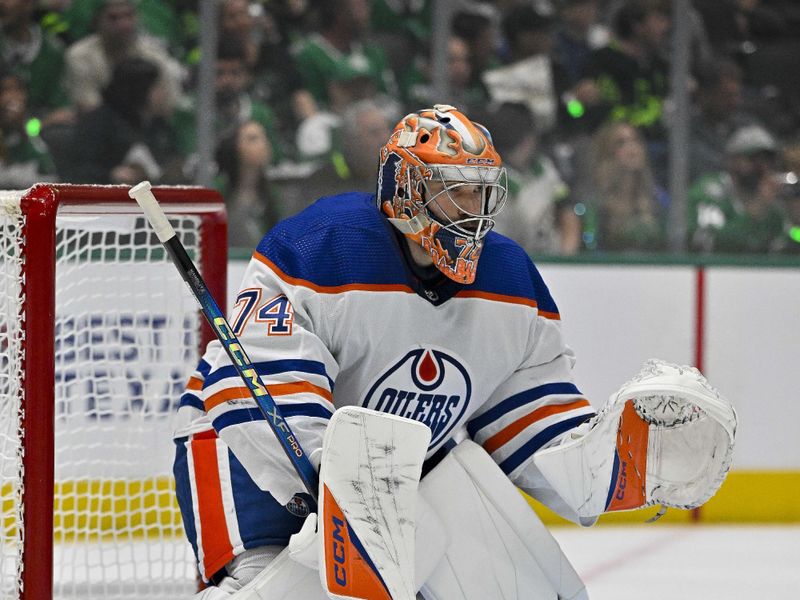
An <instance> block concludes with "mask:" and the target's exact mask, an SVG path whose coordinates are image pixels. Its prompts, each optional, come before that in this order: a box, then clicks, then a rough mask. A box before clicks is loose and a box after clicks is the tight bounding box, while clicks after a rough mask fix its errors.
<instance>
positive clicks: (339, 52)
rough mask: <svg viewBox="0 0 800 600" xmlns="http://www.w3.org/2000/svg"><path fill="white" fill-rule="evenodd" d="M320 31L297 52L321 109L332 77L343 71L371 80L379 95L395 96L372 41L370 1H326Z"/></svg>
mask: <svg viewBox="0 0 800 600" xmlns="http://www.w3.org/2000/svg"><path fill="white" fill-rule="evenodd" d="M318 10H319V19H320V23H321V28H320V30H319V31H316V32H314V33H311V34H310V35H308V36H307V37H306V38H305V39H304V40H302V41H301V42H300V43H299V45H298V46H297V47H296V49H295V59H296V62H297V69H298V71H299V72H300V74H301V75H302V77H303V81H304V84H305V87H306V88H307V89H308V90H309V91H310V92H311V94H312V95H313V96H314V98H315V99H316V100H317V102H318V103H319V104H320V105H321V106H322V107H329V105H330V102H331V100H332V99H331V97H330V88H329V84H330V81H331V74H332V73H334V72H336V71H342V70H343V69H347V70H352V71H357V72H359V73H361V74H363V75H364V76H365V77H367V78H369V79H370V80H371V82H372V83H373V84H374V86H375V88H376V89H377V91H378V92H379V93H386V94H396V92H397V86H396V83H395V77H394V73H393V72H392V70H391V69H390V68H389V62H388V59H387V57H386V54H385V53H384V51H383V49H382V48H381V47H380V46H378V45H376V44H374V43H372V42H371V40H370V39H369V23H370V14H371V13H370V4H369V2H368V0H327V1H326V2H320V3H319V6H318Z"/></svg>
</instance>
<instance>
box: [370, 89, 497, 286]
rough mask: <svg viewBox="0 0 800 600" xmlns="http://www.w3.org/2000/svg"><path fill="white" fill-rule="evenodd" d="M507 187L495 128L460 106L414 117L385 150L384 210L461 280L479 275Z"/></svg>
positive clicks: (380, 201)
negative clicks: (492, 132) (493, 134)
mask: <svg viewBox="0 0 800 600" xmlns="http://www.w3.org/2000/svg"><path fill="white" fill-rule="evenodd" d="M507 188H508V183H507V177H506V172H505V168H504V167H503V161H502V159H501V158H500V155H499V154H498V153H497V151H496V150H495V148H494V144H493V143H492V137H491V135H490V134H489V132H488V131H487V130H486V128H485V127H483V126H482V125H479V124H478V123H474V122H472V121H470V120H469V119H468V118H467V116H466V115H464V114H463V113H461V112H459V111H458V110H457V109H455V108H453V107H452V106H446V105H442V104H437V105H435V106H434V107H433V108H428V109H424V110H421V111H419V112H416V113H411V114H409V115H406V116H405V117H404V118H403V119H402V120H401V121H400V122H399V123H398V124H397V126H396V127H395V129H394V132H393V133H392V135H391V137H390V138H389V142H388V143H387V144H386V145H385V146H384V147H383V148H381V155H380V169H379V171H378V198H377V199H378V205H379V207H380V209H381V210H382V211H383V212H384V213H386V215H387V216H388V217H389V221H390V222H391V223H392V225H394V226H395V227H396V228H397V229H398V230H399V231H401V232H402V233H403V235H405V236H406V237H407V238H409V239H410V240H412V241H413V242H415V243H417V244H419V245H420V246H421V247H422V248H423V250H425V252H426V253H427V254H429V255H430V256H431V258H433V264H434V265H436V268H438V269H439V270H440V271H441V272H442V273H444V274H445V275H447V276H448V277H449V278H450V279H452V280H453V281H457V282H458V283H462V284H469V283H472V282H473V281H474V280H475V273H476V268H477V266H478V258H479V257H480V254H481V249H482V247H483V238H484V237H485V236H486V234H487V233H489V231H491V229H492V227H493V226H494V217H495V216H496V215H497V214H498V213H499V212H500V210H501V209H502V208H503V205H504V204H505V200H506V194H507Z"/></svg>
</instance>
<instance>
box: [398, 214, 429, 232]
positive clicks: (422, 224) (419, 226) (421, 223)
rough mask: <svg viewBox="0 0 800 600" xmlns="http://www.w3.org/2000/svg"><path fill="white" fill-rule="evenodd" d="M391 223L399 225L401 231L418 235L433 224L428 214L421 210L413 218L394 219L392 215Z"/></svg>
mask: <svg viewBox="0 0 800 600" xmlns="http://www.w3.org/2000/svg"><path fill="white" fill-rule="evenodd" d="M389 223H391V224H392V225H394V226H395V227H397V229H398V231H400V233H404V234H410V235H416V234H418V233H419V232H420V231H422V230H423V229H425V228H426V227H428V225H430V224H431V220H430V219H429V218H428V216H427V215H426V214H424V213H422V212H419V213H417V215H416V216H415V217H414V218H412V219H393V218H391V217H390V218H389Z"/></svg>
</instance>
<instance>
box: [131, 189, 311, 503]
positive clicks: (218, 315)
mask: <svg viewBox="0 0 800 600" xmlns="http://www.w3.org/2000/svg"><path fill="white" fill-rule="evenodd" d="M129 194H130V196H131V197H132V198H134V199H135V200H136V201H137V202H138V203H139V204H140V206H142V208H143V209H144V211H145V215H146V216H147V220H148V221H150V223H151V225H153V227H154V228H156V227H158V228H157V229H156V231H157V233H158V235H159V239H160V240H161V243H162V244H163V245H164V248H165V249H166V250H167V252H168V253H169V255H170V257H171V258H172V262H173V263H174V264H175V267H176V268H177V269H178V272H179V273H180V274H181V277H183V279H184V281H186V283H187V284H188V286H189V288H190V289H191V290H192V294H193V295H194V297H195V298H196V299H197V301H198V302H199V303H200V307H201V310H202V312H203V315H204V316H205V318H206V320H207V321H208V322H209V324H210V325H211V328H212V329H213V330H214V333H215V335H216V336H217V338H218V339H219V341H220V342H221V343H222V347H223V348H225V352H226V353H227V354H228V357H229V358H230V359H231V362H232V363H233V365H234V367H235V368H236V371H237V372H238V373H239V376H240V377H241V378H242V381H244V383H245V385H246V386H247V388H248V389H249V390H250V394H251V395H252V397H253V399H254V400H255V402H256V404H257V405H258V407H259V409H260V410H261V412H262V413H263V415H264V418H265V419H266V420H267V423H268V424H269V426H270V428H271V429H272V431H273V432H274V434H275V437H277V439H278V442H280V444H281V447H282V448H283V451H284V452H285V453H286V456H287V457H288V458H289V460H290V461H291V462H292V465H293V466H294V468H295V471H297V474H298V475H299V477H300V479H301V480H302V482H303V485H304V486H305V488H306V491H307V492H308V493H309V494H310V495H311V496H312V497H313V498H316V497H317V489H318V476H317V471H316V469H314V466H313V465H312V464H311V461H310V460H309V458H308V455H307V454H306V453H305V451H304V450H303V448H302V446H300V441H299V440H298V439H297V436H295V435H294V433H293V432H292V430H291V428H290V427H289V424H288V423H287V422H286V420H285V419H284V417H283V415H282V414H281V411H280V409H279V408H278V405H277V404H276V403H275V400H274V399H273V398H272V396H271V395H270V393H269V391H268V390H267V386H266V385H264V383H263V382H262V381H261V377H260V376H259V375H258V372H257V371H256V369H255V367H254V366H253V364H252V363H251V362H250V358H249V357H248V356H247V353H246V352H245V350H244V348H243V347H242V345H241V343H240V342H239V339H238V338H237V337H236V335H235V334H234V333H233V329H232V328H231V326H230V324H229V323H228V320H227V319H226V318H225V315H224V314H223V312H222V311H221V310H220V308H219V306H218V305H217V303H216V301H215V300H214V297H213V296H212V295H211V292H210V291H209V289H208V287H207V286H206V284H205V281H203V278H202V276H201V275H200V273H199V272H198V270H197V267H196V266H195V265H194V263H193V262H192V259H191V258H190V257H189V255H188V254H187V252H186V249H185V248H184V247H183V244H182V243H181V241H180V239H178V236H177V235H176V234H175V232H174V231H173V230H172V227H169V225H167V226H168V227H169V231H167V230H166V229H165V227H164V225H163V223H164V222H166V215H165V214H164V211H163V210H162V209H161V207H160V206H159V205H158V201H157V200H156V199H155V196H153V193H152V191H150V184H149V183H147V182H143V183H140V184H138V185H137V186H135V187H134V188H132V189H131V190H130V192H129ZM162 235H164V237H162Z"/></svg>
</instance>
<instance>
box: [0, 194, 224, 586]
mask: <svg viewBox="0 0 800 600" xmlns="http://www.w3.org/2000/svg"><path fill="white" fill-rule="evenodd" d="M127 191H128V188H127V187H126V186H77V185H62V184H39V185H36V186H34V187H32V188H30V189H29V190H27V191H24V192H0V204H2V206H3V213H2V215H3V216H2V218H0V219H1V220H0V249H1V251H2V259H1V260H2V263H3V269H2V285H1V286H0V397H1V398H2V400H1V401H0V402H1V404H0V410H1V411H2V414H0V469H1V470H2V473H1V474H2V482H3V483H2V496H1V500H2V512H1V513H0V518H2V522H0V597H3V598H9V597H10V598H24V599H25V600H44V599H49V598H53V597H81V598H93V597H96V598H112V597H113V598H124V597H128V596H127V594H128V593H130V596H129V597H148V598H157V597H164V598H167V597H177V595H178V593H180V592H182V591H183V590H185V589H191V586H192V585H193V577H192V575H191V564H190V563H191V561H190V556H189V554H190V553H189V552H187V550H188V545H186V546H185V547H183V548H180V541H176V542H175V544H177V545H178V546H176V547H178V549H177V550H168V549H167V545H168V542H169V540H171V539H172V538H178V537H179V536H178V534H179V533H180V522H179V518H178V517H177V516H176V510H175V505H174V500H172V498H171V480H170V479H169V478H170V474H169V472H168V471H166V472H165V468H161V462H162V461H165V460H167V458H164V457H163V456H162V454H168V453H169V451H170V449H171V448H170V447H169V446H168V445H167V446H165V447H164V448H162V445H163V444H171V442H169V441H167V442H165V441H164V439H163V438H165V437H166V438H167V440H169V428H170V425H171V419H172V415H173V414H174V408H175V406H176V405H177V402H178V398H177V397H175V395H176V392H177V391H178V390H179V389H180V386H181V385H182V382H185V379H186V376H187V375H188V373H189V372H190V371H191V370H192V369H193V367H194V363H195V362H196V360H197V359H198V357H199V355H200V352H201V350H200V349H201V348H203V347H204V346H205V343H206V342H207V341H208V340H210V339H212V338H213V335H212V333H211V331H210V329H209V328H208V326H207V325H206V323H205V322H204V320H203V319H202V318H201V317H200V316H199V310H198V308H197V306H196V303H195V302H194V299H193V298H192V297H191V294H190V293H189V291H188V290H187V289H186V288H185V285H184V284H183V282H182V281H181V280H180V276H179V274H178V273H177V272H176V271H175V270H174V268H173V267H172V265H171V263H170V259H169V257H168V256H167V255H166V253H165V252H164V250H163V248H162V247H161V245H160V243H159V242H158V240H157V239H156V238H155V235H154V234H152V232H151V231H150V230H149V226H148V225H147V222H146V220H145V219H144V216H143V215H142V214H141V211H140V209H139V207H138V206H137V204H136V202H135V201H134V200H132V199H130V198H129V197H128V194H127ZM155 192H156V194H157V196H158V198H159V201H160V203H161V204H162V206H163V207H164V209H165V211H166V213H167V215H168V217H169V218H170V220H171V221H172V222H173V224H174V226H175V228H176V231H178V234H179V235H181V236H182V238H183V241H184V244H185V245H187V249H188V250H189V251H190V253H192V254H193V259H194V260H195V263H196V264H197V265H198V268H199V269H200V271H201V273H202V275H203V277H204V279H205V281H206V282H207V284H208V286H209V288H210V289H211V291H212V293H213V295H214V297H215V298H216V300H217V302H218V303H219V304H220V305H221V306H225V290H226V274H227V221H226V216H225V208H224V203H223V200H222V198H221V197H220V195H219V194H218V193H216V192H214V191H212V190H208V189H202V188H193V187H161V188H155ZM157 449H158V450H157ZM162 450H163V451H162ZM156 465H159V468H160V470H159V471H158V473H155V474H153V473H152V472H148V471H147V469H148V468H151V467H153V468H155V466H156ZM122 530H124V531H122ZM54 540H55V541H56V542H57V543H56V544H54ZM169 543H172V542H169ZM183 543H184V544H186V543H185V542H183ZM126 544H128V545H126ZM151 545H152V546H153V547H154V548H155V550H152V551H151V550H150V549H149V546H151ZM159 545H160V547H159ZM54 557H56V558H55V559H54ZM170 560H173V561H175V562H178V563H180V564H179V565H178V566H177V567H175V568H174V570H170V569H171V568H172V567H167V566H166V565H167V563H169V562H170ZM187 560H188V561H189V564H188V566H187ZM122 563H125V564H122ZM128 563H130V564H128ZM150 563H152V565H151V564H150ZM156 575H158V577H161V578H162V579H163V580H164V589H163V590H162V589H161V588H159V587H158V586H159V583H158V582H155V583H154V580H155V579H158V577H156ZM176 580H180V581H178V582H176ZM184 580H185V581H184ZM142 586H144V587H142ZM181 586H185V587H181ZM93 590H95V591H93Z"/></svg>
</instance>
